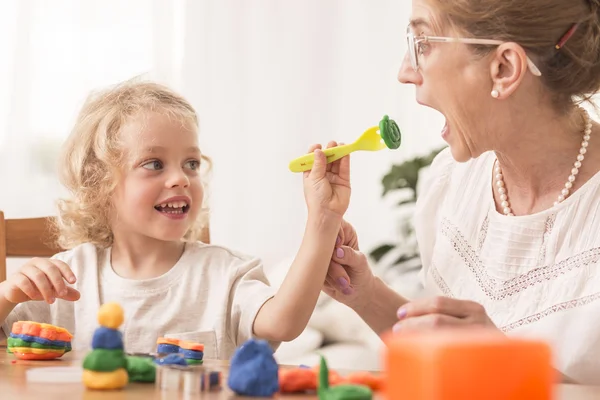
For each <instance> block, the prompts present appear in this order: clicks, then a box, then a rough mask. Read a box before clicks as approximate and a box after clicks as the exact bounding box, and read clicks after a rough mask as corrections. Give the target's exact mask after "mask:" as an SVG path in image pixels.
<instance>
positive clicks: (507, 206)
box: [494, 109, 592, 216]
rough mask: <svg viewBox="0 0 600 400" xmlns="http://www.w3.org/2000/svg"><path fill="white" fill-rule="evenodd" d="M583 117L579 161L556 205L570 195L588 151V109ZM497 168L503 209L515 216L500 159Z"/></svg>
mask: <svg viewBox="0 0 600 400" xmlns="http://www.w3.org/2000/svg"><path fill="white" fill-rule="evenodd" d="M582 111H583V118H584V120H585V129H584V131H583V141H582V142H581V148H580V149H579V154H578V155H577V161H575V163H574V164H573V169H571V175H569V178H568V179H567V183H565V187H564V189H563V190H562V191H561V192H560V194H559V195H558V199H557V200H556V201H555V202H554V205H555V206H556V205H557V204H559V203H562V202H563V201H564V200H565V199H566V198H567V196H568V195H569V193H570V191H571V188H572V187H573V182H575V177H576V176H577V174H578V173H579V168H581V162H582V161H583V159H584V154H585V153H586V152H587V147H588V141H589V140H590V134H591V133H592V121H591V120H590V116H589V114H588V113H587V111H585V110H583V109H582ZM495 164H496V168H495V170H494V172H495V174H496V186H497V187H498V193H500V200H501V201H502V203H501V205H502V211H503V212H504V215H508V216H514V215H515V214H514V213H513V212H512V209H511V208H510V203H509V201H508V194H507V191H506V185H505V184H504V177H503V176H502V169H501V168H500V164H499V163H498V159H496V162H495Z"/></svg>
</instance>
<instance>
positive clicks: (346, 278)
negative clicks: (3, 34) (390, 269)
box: [323, 221, 375, 309]
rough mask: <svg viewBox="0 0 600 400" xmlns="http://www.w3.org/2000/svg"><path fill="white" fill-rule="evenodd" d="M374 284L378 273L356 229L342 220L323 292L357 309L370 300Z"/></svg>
mask: <svg viewBox="0 0 600 400" xmlns="http://www.w3.org/2000/svg"><path fill="white" fill-rule="evenodd" d="M374 283H375V276H374V275H373V272H372V271H371V267H370V266H369V262H368V260H367V257H366V256H365V255H364V254H363V253H361V252H360V251H358V237H357V236H356V232H355V230H354V228H353V227H352V225H350V224H349V223H348V222H346V221H342V226H341V228H340V234H339V236H338V243H337V244H336V247H335V249H334V250H333V254H332V257H331V262H330V264H329V270H328V271H327V278H326V280H325V285H324V287H323V291H324V292H325V293H327V294H328V295H329V296H331V297H332V298H334V299H335V300H337V301H339V302H340V303H343V304H346V305H347V306H349V307H350V308H353V309H358V308H360V307H363V306H364V305H365V304H367V303H368V302H369V297H370V293H371V292H372V290H373V286H374Z"/></svg>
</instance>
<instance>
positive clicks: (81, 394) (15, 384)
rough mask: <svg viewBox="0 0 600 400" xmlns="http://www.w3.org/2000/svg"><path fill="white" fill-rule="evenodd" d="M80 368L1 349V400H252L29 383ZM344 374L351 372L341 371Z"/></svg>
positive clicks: (587, 390)
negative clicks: (39, 372) (44, 371)
mask: <svg viewBox="0 0 600 400" xmlns="http://www.w3.org/2000/svg"><path fill="white" fill-rule="evenodd" d="M71 365H75V366H79V365H81V357H80V356H79V355H77V354H76V353H68V354H67V355H65V356H63V357H62V358H61V359H60V360H54V361H21V360H16V361H15V358H14V357H13V356H12V355H11V354H8V353H6V348H2V347H0V399H2V400H13V399H18V400H46V399H50V400H51V399H60V400H72V399H73V400H74V399H86V400H95V399H111V400H112V399H114V400H125V399H127V400H139V399H143V400H151V399H161V400H162V399H169V400H170V399H190V398H191V399H205V400H225V399H228V400H234V399H250V398H249V397H237V396H235V395H234V394H233V393H232V392H231V391H230V390H229V389H227V388H226V389H224V390H222V391H221V392H217V393H206V394H202V395H198V396H195V397H186V396H184V395H183V394H176V393H175V392H161V391H160V390H157V389H155V385H154V384H150V383H148V384H139V383H130V384H129V385H128V386H127V387H126V388H125V389H123V390H119V391H106V392H103V391H92V390H87V389H86V388H85V387H84V386H83V384H81V383H64V384H59V383H56V384H41V383H28V382H27V380H26V376H25V371H27V369H29V368H36V367H44V366H71ZM205 365H206V366H207V367H213V368H218V369H221V370H222V371H224V373H225V374H227V370H228V364H227V362H225V361H212V360H206V361H205ZM284 368H285V367H284ZM338 372H340V373H341V374H344V373H345V372H347V371H338ZM557 395H558V396H557V398H558V399H561V400H562V399H564V400H597V399H600V387H592V386H575V385H558V386H557ZM277 398H279V399H284V398H288V399H293V400H314V399H317V396H314V395H290V396H278V397H277ZM374 399H376V400H383V399H384V397H383V396H382V395H376V396H375V397H374Z"/></svg>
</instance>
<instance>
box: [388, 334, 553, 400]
mask: <svg viewBox="0 0 600 400" xmlns="http://www.w3.org/2000/svg"><path fill="white" fill-rule="evenodd" d="M386 344H387V349H386V350H385V353H384V354H385V356H384V359H385V369H386V381H385V392H386V398H387V399H420V400H433V399H435V400H471V399H472V400H475V399H477V400H481V399H485V400H500V399H502V400H532V399H536V400H540V399H551V398H552V390H553V383H554V382H555V379H556V373H555V372H554V369H553V368H552V355H551V350H550V347H549V346H548V344H546V343H544V342H541V341H535V340H526V339H516V338H508V337H506V336H504V335H502V334H498V333H497V332H496V331H485V330H476V331H472V330H465V329H462V330H443V331H436V332H430V333H423V332H421V333H418V334H399V335H395V336H394V335H392V336H388V337H387V338H386Z"/></svg>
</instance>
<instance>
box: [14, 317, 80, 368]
mask: <svg viewBox="0 0 600 400" xmlns="http://www.w3.org/2000/svg"><path fill="white" fill-rule="evenodd" d="M72 338H73V335H71V334H70V333H69V331H67V330H66V329H64V328H61V327H58V326H54V325H49V324H43V323H39V322H32V321H17V322H15V323H14V324H13V326H12V331H11V333H10V334H9V337H8V340H7V348H6V351H7V352H8V353H12V354H13V355H14V356H15V357H16V358H19V359H21V360H52V359H55V358H59V357H62V355H63V354H65V353H67V352H69V351H71V339H72Z"/></svg>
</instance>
